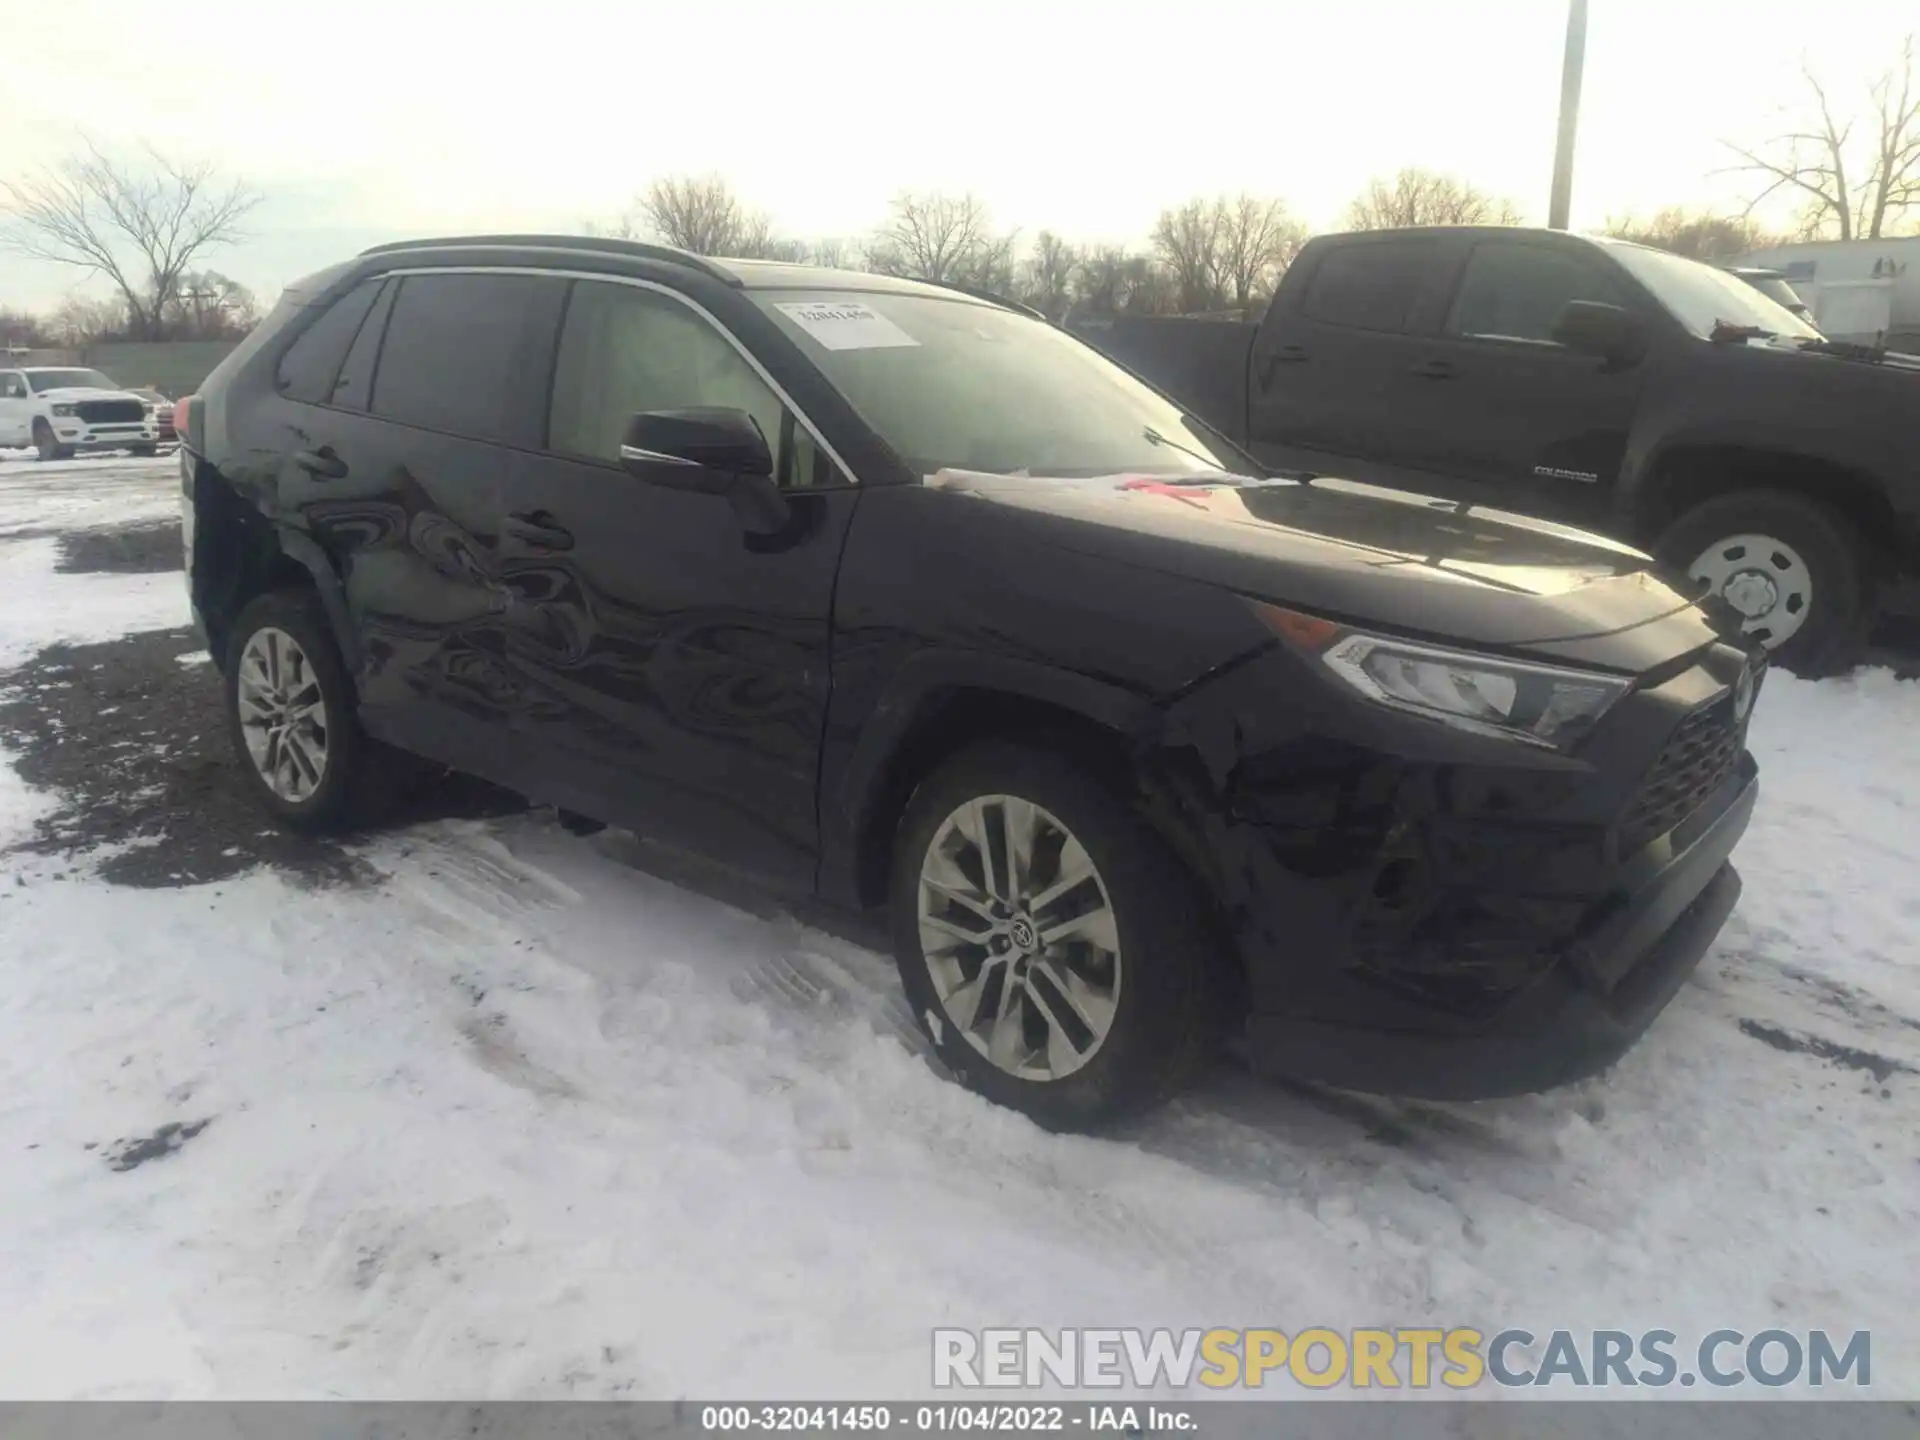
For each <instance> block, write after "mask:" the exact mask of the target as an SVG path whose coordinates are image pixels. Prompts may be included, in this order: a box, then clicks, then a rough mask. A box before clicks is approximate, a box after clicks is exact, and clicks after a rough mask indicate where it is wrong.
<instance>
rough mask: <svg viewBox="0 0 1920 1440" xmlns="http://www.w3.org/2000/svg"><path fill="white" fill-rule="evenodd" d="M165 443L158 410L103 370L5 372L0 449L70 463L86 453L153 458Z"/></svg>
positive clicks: (0, 377)
mask: <svg viewBox="0 0 1920 1440" xmlns="http://www.w3.org/2000/svg"><path fill="white" fill-rule="evenodd" d="M0 358H4V357H0ZM159 440H160V429H159V425H158V423H157V420H156V417H155V415H154V410H153V407H152V406H151V405H149V404H148V403H147V402H146V401H145V400H142V399H141V398H140V397H139V396H138V395H135V394H133V393H131V392H130V391H127V390H123V389H121V388H120V387H119V386H118V385H116V384H114V383H113V381H111V380H109V379H108V378H107V377H106V376H105V375H102V374H101V373H100V372H99V371H98V370H81V369H74V368H68V367H59V368H54V367H34V368H29V369H23V370H0V448H7V447H12V446H27V445H31V446H32V447H33V448H34V450H35V451H37V452H38V453H39V456H40V458H41V459H42V460H65V459H67V458H69V457H71V456H72V455H74V454H76V453H78V452H79V451H82V450H131V451H133V453H134V454H136V455H151V454H153V452H154V449H155V448H156V446H157V445H158V444H159Z"/></svg>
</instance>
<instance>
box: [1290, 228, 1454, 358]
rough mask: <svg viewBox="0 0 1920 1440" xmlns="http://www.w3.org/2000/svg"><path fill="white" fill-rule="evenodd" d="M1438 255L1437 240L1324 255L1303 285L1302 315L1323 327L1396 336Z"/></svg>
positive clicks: (1399, 242) (1355, 248)
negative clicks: (1304, 299)
mask: <svg viewBox="0 0 1920 1440" xmlns="http://www.w3.org/2000/svg"><path fill="white" fill-rule="evenodd" d="M1438 256H1439V241H1438V240H1434V239H1427V238H1420V237H1410V238H1408V239H1405V240H1374V241H1369V242H1367V243H1364V244H1359V245H1344V246H1341V247H1339V248H1338V249H1335V250H1332V251H1329V252H1328V254H1327V255H1326V256H1325V258H1323V259H1322V260H1321V261H1320V265H1319V268H1317V269H1316V270H1315V271H1314V272H1313V278H1312V279H1311V280H1310V281H1308V282H1307V298H1306V303H1305V307H1304V309H1305V313H1306V316H1307V318H1308V319H1310V320H1318V321H1320V322H1321V323H1322V324H1325V325H1343V326H1346V327H1347V328H1349V329H1353V330H1378V331H1385V332H1387V333H1389V334H1394V335H1398V334H1401V333H1403V332H1404V331H1405V330H1406V329H1407V326H1408V325H1409V324H1410V323H1411V322H1412V320H1413V308H1414V305H1415V303H1416V302H1417V301H1418V300H1419V298H1420V291H1421V288H1422V287H1423V286H1424V285H1425V284H1426V280H1427V277H1428V276H1429V275H1430V274H1432V273H1433V266H1434V263H1435V262H1436V260H1437V259H1438Z"/></svg>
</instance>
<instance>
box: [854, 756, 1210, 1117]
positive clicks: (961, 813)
mask: <svg viewBox="0 0 1920 1440" xmlns="http://www.w3.org/2000/svg"><path fill="white" fill-rule="evenodd" d="M890 906H891V920H892V929H893V943H894V958H895V961H896V963H897V964H898V966H899V968H900V978H901V982H902V984H903V985H904V986H905V989H906V992H907V999H908V1001H909V1003H910V1004H911V1006H912V1008H913V1011H914V1015H915V1017H916V1019H917V1020H918V1021H919V1024H920V1026H921V1028H922V1030H923V1031H924V1032H925V1033H926V1035H927V1038H928V1039H929V1040H930V1041H931V1042H932V1044H933V1047H934V1050H935V1051H936V1052H937V1053H938V1054H939V1056H940V1058H941V1060H942V1061H944V1062H945V1064H946V1065H947V1067H948V1068H949V1069H950V1070H952V1071H953V1072H954V1074H955V1075H956V1076H958V1077H959V1078H960V1080H961V1081H962V1083H964V1084H966V1085H968V1086H970V1087H971V1088H972V1089H974V1090H977V1091H978V1092H979V1093H980V1094H982V1095H984V1096H986V1097H987V1098H988V1099H990V1100H993V1101H995V1102H996V1103H998V1104H1001V1105H1005V1106H1008V1107H1009V1108H1012V1109H1016V1110H1020V1111H1023V1112H1025V1113H1026V1114H1027V1115H1029V1116H1031V1117H1032V1118H1033V1119H1034V1120H1036V1121H1038V1122H1039V1123H1040V1124H1041V1125H1043V1126H1045V1127H1047V1128H1048V1129H1055V1130H1084V1129H1092V1128H1096V1127H1099V1126H1101V1125H1104V1124H1106V1123H1108V1122H1111V1121H1114V1120H1118V1119H1122V1118H1124V1117H1126V1116H1129V1115H1132V1114H1136V1113H1139V1112H1141V1111H1144V1110H1146V1109H1149V1108H1151V1107H1152V1106H1154V1105H1157V1104H1159V1103H1160V1102H1162V1101H1164V1100H1166V1099H1168V1098H1169V1097H1171V1096H1172V1095H1173V1094H1174V1093H1176V1092H1177V1091H1178V1090H1179V1089H1181V1088H1182V1087H1183V1086H1184V1085H1186V1084H1187V1083H1188V1082H1189V1081H1191V1080H1192V1079H1193V1078H1194V1077H1195V1076H1196V1075H1197V1074H1198V1073H1200V1071H1201V1070H1202V1069H1203V1068H1204V1067H1205V1066H1206V1065H1207V1063H1208V1062H1209V1061H1210V1060H1211V1059H1212V1058H1213V1057H1214V1055H1215V1053H1216V1050H1217V1048H1218V1044H1219V1040H1220V1035H1221V1030H1222V1028H1223V1018H1224V996H1225V993H1226V987H1225V986H1224V984H1223V983H1222V977H1221V975H1220V973H1219V968H1218V967H1219V965H1220V959H1219V956H1220V951H1219V949H1218V946H1217V935H1216V929H1215V926H1214V925H1213V924H1212V923H1211V917H1210V914H1209V911H1208V909H1207V906H1206V905H1205V903H1204V901H1203V899H1202V896H1201V893H1200V890H1199V888H1198V886H1197V884H1196V883H1195V881H1194V879H1193V877H1192V876H1191V874H1190V873H1189V872H1188V871H1187V870H1186V869H1185V867H1184V866H1183V865H1181V863H1180V862H1179V861H1178V860H1177V859H1176V858H1175V857H1174V856H1173V854H1172V853H1171V852H1170V851H1169V850H1168V848H1167V846H1166V845H1165V843H1164V842H1163V841H1162V840H1161V839H1160V837H1159V836H1158V835H1156V834H1155V833H1154V832H1153V830H1152V829H1151V828H1150V827H1149V826H1148V825H1147V824H1146V822H1145V821H1144V820H1143V819H1142V818H1141V817H1140V816H1139V815H1138V814H1136V813H1135V812H1134V811H1133V810H1132V809H1131V808H1130V807H1129V806H1128V805H1127V804H1126V803H1125V802H1124V801H1123V800H1122V798H1121V797H1120V796H1119V795H1118V794H1117V793H1116V791H1115V789H1114V788H1113V787H1112V786H1111V785H1109V784H1108V783H1106V782H1104V781H1103V780H1102V779H1101V778H1099V777H1098V776H1097V775H1096V774H1094V773H1093V772H1091V771H1090V770H1087V769H1085V768H1083V767H1082V766H1081V765H1079V764H1078V763H1077V762H1076V761H1075V760H1073V759H1072V758H1071V757H1070V756H1069V755H1067V754H1066V753H1065V752H1058V753H1056V752H1054V751H1052V750H1046V749H1041V748H1038V747H1030V746H1025V745H1020V744H1015V743H1012V742H1001V741H993V742H983V743H981V744H979V745H976V746H974V747H972V748H970V749H968V750H965V751H963V752H961V753H960V754H958V755H956V756H954V757H953V758H952V759H950V760H948V761H947V762H946V763H945V764H943V765H942V766H940V767H939V769H937V770H936V771H935V772H934V773H933V774H932V775H931V776H929V777H928V778H927V780H926V781H925V782H923V783H922V784H921V786H920V787H919V789H918V790H917V791H916V792H915V794H914V797H913V799H912V801H911V803H910V804H909V805H908V807H907V812H906V814H905V816H903V817H902V820H901V824H900V829H899V832H898V836H897V840H896V848H895V854H894V861H893V879H892V893H891V897H890Z"/></svg>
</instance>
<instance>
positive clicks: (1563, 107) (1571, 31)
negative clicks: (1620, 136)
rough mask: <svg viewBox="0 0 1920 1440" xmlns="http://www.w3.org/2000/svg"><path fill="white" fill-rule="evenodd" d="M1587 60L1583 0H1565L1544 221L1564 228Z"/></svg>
mask: <svg viewBox="0 0 1920 1440" xmlns="http://www.w3.org/2000/svg"><path fill="white" fill-rule="evenodd" d="M1586 64H1587V0H1568V6H1567V57H1566V61H1565V64H1564V65H1563V66H1562V68H1561V71H1560V139H1559V143H1558V144H1557V145H1555V147H1554V151H1553V198H1552V200H1551V201H1550V202H1549V204H1548V206H1547V224H1548V226H1549V227H1551V228H1552V229H1555V230H1565V229H1566V228H1567V224H1568V214H1569V212H1570V211H1571V210H1572V208H1573V139H1574V135H1575V134H1576V133H1577V132H1578V130H1579V128H1580V76H1581V73H1582V72H1583V71H1584V70H1585V69H1586Z"/></svg>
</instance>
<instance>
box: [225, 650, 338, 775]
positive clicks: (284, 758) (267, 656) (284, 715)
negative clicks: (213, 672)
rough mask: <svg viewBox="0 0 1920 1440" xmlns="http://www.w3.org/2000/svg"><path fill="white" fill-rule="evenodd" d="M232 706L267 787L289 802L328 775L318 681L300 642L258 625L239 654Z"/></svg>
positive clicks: (324, 714) (323, 701)
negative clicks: (235, 708) (237, 709)
mask: <svg viewBox="0 0 1920 1440" xmlns="http://www.w3.org/2000/svg"><path fill="white" fill-rule="evenodd" d="M236 678H237V684H236V686H235V697H236V700H235V703H236V704H238V706H239V708H240V727H241V733H242V734H243V735H244V736H245V738H246V744H247V754H248V755H249V756H250V757H251V758H252V760H253V767H254V769H255V770H257V771H258V772H259V774H260V778H261V779H262V780H264V781H265V782H266V784H267V788H268V789H269V790H271V791H273V793H274V794H275V795H277V796H279V797H280V798H281V799H282V800H286V801H288V802H290V803H293V804H299V803H300V802H301V801H303V800H306V799H308V798H310V797H311V796H312V794H313V792H314V791H315V790H317V789H318V788H319V787H320V784H321V782H322V781H323V780H324V779H325V778H326V774H327V753H328V752H327V711H326V699H325V696H324V695H323V694H322V693H321V689H320V678H319V676H318V675H317V674H316V673H315V672H314V668H313V662H312V661H311V660H310V659H308V657H307V652H306V651H305V650H303V649H301V648H300V642H299V641H297V640H295V639H294V638H293V636H291V635H289V634H288V633H287V632H286V631H284V630H280V629H276V628H274V627H273V626H262V627H261V628H260V629H258V630H256V631H254V633H253V634H252V635H251V636H250V637H248V640H247V644H246V648H245V649H244V650H242V651H241V652H240V671H239V675H238V676H237V677H236Z"/></svg>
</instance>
